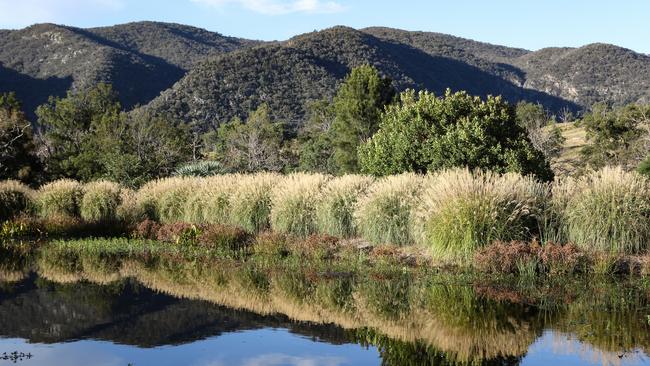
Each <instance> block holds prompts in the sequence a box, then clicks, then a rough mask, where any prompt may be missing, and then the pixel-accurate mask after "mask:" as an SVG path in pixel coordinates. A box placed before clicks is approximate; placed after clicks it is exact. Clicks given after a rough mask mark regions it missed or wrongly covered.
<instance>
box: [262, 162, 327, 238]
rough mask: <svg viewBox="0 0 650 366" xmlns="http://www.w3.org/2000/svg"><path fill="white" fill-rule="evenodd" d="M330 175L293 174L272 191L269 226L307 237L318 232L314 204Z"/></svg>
mask: <svg viewBox="0 0 650 366" xmlns="http://www.w3.org/2000/svg"><path fill="white" fill-rule="evenodd" d="M328 179H329V177H327V176H325V175H322V174H303V173H298V174H292V175H289V176H287V177H286V178H285V179H284V180H283V181H282V184H279V185H277V186H275V188H274V189H273V192H272V193H271V228H272V229H273V230H275V231H278V232H281V233H287V234H293V235H296V236H300V237H306V236H308V235H311V234H313V233H316V232H317V229H318V228H317V225H316V207H317V203H318V198H319V195H320V192H321V189H322V187H323V186H324V185H325V183H327V180H328Z"/></svg>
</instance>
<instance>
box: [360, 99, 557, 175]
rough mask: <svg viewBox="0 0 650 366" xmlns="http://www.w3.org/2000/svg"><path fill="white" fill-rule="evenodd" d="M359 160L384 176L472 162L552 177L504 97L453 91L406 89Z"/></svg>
mask: <svg viewBox="0 0 650 366" xmlns="http://www.w3.org/2000/svg"><path fill="white" fill-rule="evenodd" d="M359 163H360V166H361V171H363V172H365V173H369V174H373V175H381V176H383V175H391V174H399V173H403V172H417V173H425V172H433V171H437V170H440V169H450V168H456V167H469V168H470V169H472V170H476V169H485V170H493V171H496V172H499V173H506V172H516V173H520V174H522V175H529V174H533V175H535V176H537V177H538V178H539V179H542V180H546V181H550V180H552V179H553V171H552V170H551V167H550V165H549V163H548V162H547V161H546V160H545V157H544V154H543V153H542V152H541V151H539V150H537V149H535V147H534V146H533V144H532V143H531V141H530V139H529V138H528V135H527V132H526V130H525V129H524V128H522V127H521V126H519V125H518V124H517V120H516V116H515V112H514V109H513V108H512V107H511V106H509V105H508V103H506V102H505V101H504V100H503V99H502V98H501V97H488V98H487V100H481V99H480V98H479V97H473V96H470V95H468V94H467V93H465V92H458V93H451V92H450V91H449V90H448V91H447V92H446V93H445V95H444V96H443V97H442V98H437V97H435V96H434V95H433V94H432V93H429V92H426V91H423V92H420V93H419V94H417V95H416V94H415V92H414V91H412V90H409V91H406V92H404V93H402V94H401V99H400V103H395V104H393V105H391V106H389V107H387V110H386V112H385V113H384V114H383V115H382V117H381V120H380V123H379V131H377V133H376V134H374V135H373V136H372V138H371V139H369V140H368V141H367V142H366V143H364V144H363V145H361V146H360V147H359Z"/></svg>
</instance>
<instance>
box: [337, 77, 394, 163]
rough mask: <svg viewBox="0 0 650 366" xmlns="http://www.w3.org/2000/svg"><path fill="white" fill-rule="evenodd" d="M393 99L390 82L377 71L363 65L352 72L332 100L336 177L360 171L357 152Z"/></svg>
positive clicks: (375, 128)
mask: <svg viewBox="0 0 650 366" xmlns="http://www.w3.org/2000/svg"><path fill="white" fill-rule="evenodd" d="M394 96H395V89H394V88H393V87H392V81H391V80H390V79H388V78H383V77H381V76H380V75H379V71H377V69H376V68H374V67H372V66H370V65H364V66H359V67H356V68H354V69H352V72H351V73H350V75H348V77H347V78H346V79H345V81H344V82H343V84H342V85H341V87H340V88H339V90H338V92H337V93H336V96H335V97H334V114H335V118H334V122H333V124H332V127H331V141H332V144H333V148H334V154H333V159H334V163H335V165H336V168H337V170H338V172H339V173H352V172H356V171H358V170H359V167H358V161H357V149H358V147H359V145H360V144H361V143H362V142H363V141H365V140H367V139H369V138H370V137H371V136H372V135H373V134H374V133H375V132H376V131H377V128H378V124H379V116H380V115H381V113H382V111H383V110H384V107H385V106H386V105H387V104H389V103H391V102H392V100H393V98H394Z"/></svg>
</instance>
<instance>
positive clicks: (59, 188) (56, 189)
mask: <svg viewBox="0 0 650 366" xmlns="http://www.w3.org/2000/svg"><path fill="white" fill-rule="evenodd" d="M82 198H83V185H82V184H81V183H79V182H77V181H76V180H71V179H61V180H57V181H54V182H52V183H48V184H46V185H44V186H43V187H41V188H40V189H39V190H38V192H37V205H38V210H39V213H40V215H41V216H42V217H46V218H47V217H52V216H68V217H79V206H80V204H81V200H82Z"/></svg>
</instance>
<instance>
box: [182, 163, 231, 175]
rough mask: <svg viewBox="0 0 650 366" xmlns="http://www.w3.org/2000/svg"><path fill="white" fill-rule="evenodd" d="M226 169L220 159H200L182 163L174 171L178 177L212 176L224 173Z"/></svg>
mask: <svg viewBox="0 0 650 366" xmlns="http://www.w3.org/2000/svg"><path fill="white" fill-rule="evenodd" d="M224 173H226V169H225V168H224V166H223V165H221V163H219V162H218V161H209V160H207V161H199V162H194V163H189V164H185V165H182V166H180V167H178V168H176V170H175V171H174V175H175V176H178V177H211V176H214V175H219V174H224Z"/></svg>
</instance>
